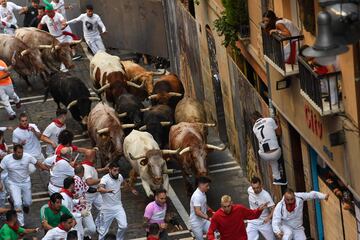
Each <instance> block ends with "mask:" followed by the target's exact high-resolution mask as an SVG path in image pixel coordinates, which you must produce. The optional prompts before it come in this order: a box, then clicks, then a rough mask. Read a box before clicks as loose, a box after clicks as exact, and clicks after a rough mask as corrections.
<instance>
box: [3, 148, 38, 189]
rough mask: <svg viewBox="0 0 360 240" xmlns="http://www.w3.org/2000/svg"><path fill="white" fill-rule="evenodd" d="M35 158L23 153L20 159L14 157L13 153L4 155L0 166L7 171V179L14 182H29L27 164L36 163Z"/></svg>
mask: <svg viewBox="0 0 360 240" xmlns="http://www.w3.org/2000/svg"><path fill="white" fill-rule="evenodd" d="M36 163H37V160H36V159H35V158H34V157H33V156H31V155H29V154H27V153H23V157H22V158H21V159H19V160H18V159H14V156H13V154H8V155H6V156H5V157H4V158H3V160H2V161H1V163H0V167H1V168H2V169H4V170H6V171H7V172H8V179H9V180H10V181H11V182H14V183H24V182H30V172H29V165H30V164H36Z"/></svg>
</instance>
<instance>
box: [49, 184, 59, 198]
mask: <svg viewBox="0 0 360 240" xmlns="http://www.w3.org/2000/svg"><path fill="white" fill-rule="evenodd" d="M48 190H49V195H50V196H51V195H52V194H53V193H56V192H60V190H61V188H60V187H56V186H54V185H52V184H51V182H49V185H48Z"/></svg>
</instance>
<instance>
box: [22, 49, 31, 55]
mask: <svg viewBox="0 0 360 240" xmlns="http://www.w3.org/2000/svg"><path fill="white" fill-rule="evenodd" d="M29 53H30V49H25V50H23V51H21V53H20V55H21V56H22V57H23V56H25V55H26V54H29Z"/></svg>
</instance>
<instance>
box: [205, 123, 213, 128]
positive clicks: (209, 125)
mask: <svg viewBox="0 0 360 240" xmlns="http://www.w3.org/2000/svg"><path fill="white" fill-rule="evenodd" d="M203 125H204V126H205V127H216V123H204V124H203Z"/></svg>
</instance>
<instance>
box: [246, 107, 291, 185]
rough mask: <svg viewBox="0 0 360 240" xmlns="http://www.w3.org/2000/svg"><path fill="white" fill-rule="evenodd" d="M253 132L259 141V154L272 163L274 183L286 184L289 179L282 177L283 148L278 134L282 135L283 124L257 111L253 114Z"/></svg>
mask: <svg viewBox="0 0 360 240" xmlns="http://www.w3.org/2000/svg"><path fill="white" fill-rule="evenodd" d="M252 121H253V124H254V126H253V132H254V134H255V136H256V138H257V139H258V141H259V151H258V153H259V156H260V158H261V159H262V160H263V161H266V162H268V163H269V164H270V166H271V170H272V175H273V180H274V181H273V184H275V185H286V184H287V181H286V180H285V179H283V178H282V177H281V174H280V170H279V163H278V160H279V159H280V157H281V148H280V146H279V143H278V140H277V136H280V135H281V126H280V125H278V124H277V123H276V122H275V121H274V119H272V118H263V117H262V116H261V114H260V113H259V112H257V111H255V112H254V113H253V114H252Z"/></svg>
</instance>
